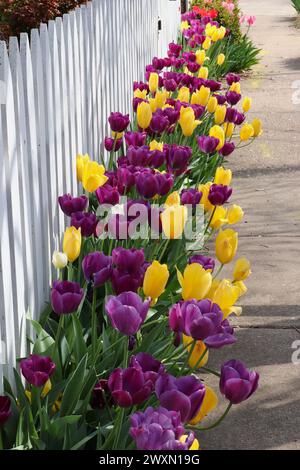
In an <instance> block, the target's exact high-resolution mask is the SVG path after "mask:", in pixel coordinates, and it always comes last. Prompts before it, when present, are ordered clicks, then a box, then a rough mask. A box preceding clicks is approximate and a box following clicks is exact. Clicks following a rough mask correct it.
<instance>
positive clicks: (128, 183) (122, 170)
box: [117, 165, 135, 194]
mask: <svg viewBox="0 0 300 470" xmlns="http://www.w3.org/2000/svg"><path fill="white" fill-rule="evenodd" d="M117 179H118V190H119V192H120V193H121V194H124V193H125V192H126V191H129V190H130V189H131V188H132V186H134V185H135V176H134V173H133V171H132V169H131V168H130V167H128V166H125V165H124V166H120V167H119V168H118V170H117Z"/></svg>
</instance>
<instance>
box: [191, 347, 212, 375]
mask: <svg viewBox="0 0 300 470" xmlns="http://www.w3.org/2000/svg"><path fill="white" fill-rule="evenodd" d="M207 353H208V349H207V348H205V350H204V351H203V353H202V354H201V356H200V357H199V359H198V361H197V362H196V364H195V365H194V367H193V368H192V370H191V372H194V370H195V369H197V368H198V367H199V365H200V364H201V361H202V360H203V359H204V357H205V355H206V354H207Z"/></svg>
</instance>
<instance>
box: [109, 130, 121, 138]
mask: <svg viewBox="0 0 300 470" xmlns="http://www.w3.org/2000/svg"><path fill="white" fill-rule="evenodd" d="M111 135H112V137H113V138H114V139H122V137H123V135H124V132H115V131H111Z"/></svg>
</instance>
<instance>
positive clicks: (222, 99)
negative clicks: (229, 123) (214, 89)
mask: <svg viewBox="0 0 300 470" xmlns="http://www.w3.org/2000/svg"><path fill="white" fill-rule="evenodd" d="M213 96H214V97H215V98H217V101H218V104H225V103H226V96H224V95H219V94H215V95H213Z"/></svg>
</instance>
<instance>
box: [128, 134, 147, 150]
mask: <svg viewBox="0 0 300 470" xmlns="http://www.w3.org/2000/svg"><path fill="white" fill-rule="evenodd" d="M146 138H147V133H146V132H129V131H128V132H126V133H125V142H126V145H127V147H130V145H133V146H134V147H141V146H142V145H145V142H146Z"/></svg>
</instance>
